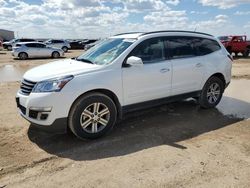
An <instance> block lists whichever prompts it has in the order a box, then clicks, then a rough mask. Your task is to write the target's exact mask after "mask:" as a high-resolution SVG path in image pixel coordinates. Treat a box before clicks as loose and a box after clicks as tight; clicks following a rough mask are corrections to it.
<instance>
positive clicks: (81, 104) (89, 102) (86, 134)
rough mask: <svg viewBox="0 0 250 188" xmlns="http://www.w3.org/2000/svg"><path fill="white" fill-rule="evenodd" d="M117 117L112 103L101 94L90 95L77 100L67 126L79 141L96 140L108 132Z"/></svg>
mask: <svg viewBox="0 0 250 188" xmlns="http://www.w3.org/2000/svg"><path fill="white" fill-rule="evenodd" d="M116 117H117V109H116V106H115V104H114V102H113V101H112V100H111V99H110V98H109V97H108V96H106V95H104V94H101V93H91V94H87V95H84V96H83V97H81V98H79V99H78V100H77V101H76V102H75V103H74V104H73V106H72V108H71V110H70V113H69V119H68V121H69V122H68V124H69V128H70V130H71V131H72V132H73V133H74V134H75V135H76V136H77V137H78V138H80V139H96V138H99V137H101V136H103V135H105V134H106V133H107V132H109V131H110V130H111V129H112V128H113V126H114V124H115V122H116Z"/></svg>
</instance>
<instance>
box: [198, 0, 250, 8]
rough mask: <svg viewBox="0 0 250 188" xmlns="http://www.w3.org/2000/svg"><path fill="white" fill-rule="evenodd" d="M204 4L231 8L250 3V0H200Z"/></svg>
mask: <svg viewBox="0 0 250 188" xmlns="http://www.w3.org/2000/svg"><path fill="white" fill-rule="evenodd" d="M198 2H199V3H201V4H202V5H203V6H214V7H218V8H220V9H229V8H233V7H236V6H238V5H241V4H246V3H250V0H198Z"/></svg>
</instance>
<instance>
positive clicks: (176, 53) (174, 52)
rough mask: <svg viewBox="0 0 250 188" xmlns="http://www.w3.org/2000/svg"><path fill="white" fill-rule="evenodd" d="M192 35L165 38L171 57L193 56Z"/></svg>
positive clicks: (194, 53) (194, 52) (194, 51)
mask: <svg viewBox="0 0 250 188" xmlns="http://www.w3.org/2000/svg"><path fill="white" fill-rule="evenodd" d="M193 40H194V38H193V37H171V38H169V39H167V46H168V50H169V54H170V57H171V58H174V59H176V58H185V57H192V56H195V55H196V54H197V53H196V49H195V48H194V44H193Z"/></svg>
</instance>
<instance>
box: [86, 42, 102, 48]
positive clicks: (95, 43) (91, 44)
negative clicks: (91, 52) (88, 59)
mask: <svg viewBox="0 0 250 188" xmlns="http://www.w3.org/2000/svg"><path fill="white" fill-rule="evenodd" d="M99 42H101V40H97V41H95V42H93V43H90V44H86V45H85V46H84V50H88V49H90V48H92V47H94V46H95V45H97V44H98V43H99Z"/></svg>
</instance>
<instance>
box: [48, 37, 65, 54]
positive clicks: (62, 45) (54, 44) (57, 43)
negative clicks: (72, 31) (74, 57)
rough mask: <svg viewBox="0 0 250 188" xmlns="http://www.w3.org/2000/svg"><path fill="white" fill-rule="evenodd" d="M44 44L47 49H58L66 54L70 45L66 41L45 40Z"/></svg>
mask: <svg viewBox="0 0 250 188" xmlns="http://www.w3.org/2000/svg"><path fill="white" fill-rule="evenodd" d="M45 44H46V45H47V46H49V47H54V48H60V49H62V50H63V51H64V52H67V51H68V50H69V49H70V44H69V42H68V41H66V40H52V39H51V40H47V41H46V42H45Z"/></svg>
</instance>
